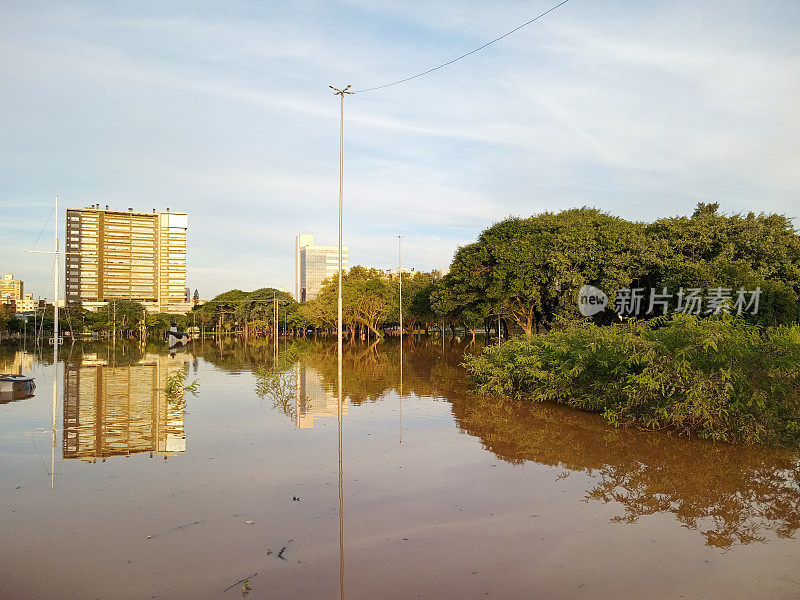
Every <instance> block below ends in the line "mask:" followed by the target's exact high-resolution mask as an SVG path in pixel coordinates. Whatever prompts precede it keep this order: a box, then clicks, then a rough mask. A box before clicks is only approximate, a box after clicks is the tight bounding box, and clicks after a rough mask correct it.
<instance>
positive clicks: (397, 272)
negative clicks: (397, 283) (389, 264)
mask: <svg viewBox="0 0 800 600" xmlns="http://www.w3.org/2000/svg"><path fill="white" fill-rule="evenodd" d="M400 271H401V269H400V268H399V267H398V268H397V269H389V270H388V271H384V272H385V273H386V275H387V277H389V279H394V278H395V277H397V276H398V275H400ZM402 271H403V273H405V274H406V275H412V276H413V275H414V273H415V271H414V269H409V268H408V267H403V268H402Z"/></svg>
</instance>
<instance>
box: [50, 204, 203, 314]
mask: <svg viewBox="0 0 800 600" xmlns="http://www.w3.org/2000/svg"><path fill="white" fill-rule="evenodd" d="M187 226H188V215H187V214H186V213H176V212H170V210H169V209H167V210H166V211H163V212H156V211H155V209H153V212H152V213H146V212H134V210H133V209H132V208H129V209H128V210H127V211H117V210H109V209H108V206H106V208H105V210H103V209H101V208H100V205H99V204H95V205H92V206H90V207H87V208H80V209H79V208H70V209H67V240H66V251H67V254H66V260H65V263H66V277H65V280H66V283H65V285H66V299H67V302H80V303H81V304H82V305H83V306H84V307H85V308H88V309H89V310H97V309H99V308H100V307H101V306H104V305H105V303H106V302H108V301H109V300H135V301H137V302H141V303H142V304H143V305H144V306H145V308H146V309H147V310H148V311H149V312H171V313H182V312H186V311H188V310H190V309H191V305H190V304H189V303H187V302H186V299H185V297H184V290H185V288H186V228H187Z"/></svg>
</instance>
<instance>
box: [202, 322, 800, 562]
mask: <svg viewBox="0 0 800 600" xmlns="http://www.w3.org/2000/svg"><path fill="white" fill-rule="evenodd" d="M415 341H416V340H415ZM409 342H410V340H409ZM246 346H247V345H243V344H236V345H234V347H232V348H231V349H230V350H229V351H230V353H231V354H232V355H229V356H225V357H223V356H220V354H222V355H224V354H225V352H222V353H220V351H219V349H216V350H215V352H216V354H215V352H211V351H209V358H208V360H210V362H214V363H215V364H218V366H222V365H223V364H224V365H226V366H227V368H230V370H242V369H244V368H250V369H251V370H253V372H255V373H256V376H257V377H258V383H257V389H256V391H257V393H259V395H262V394H263V396H262V397H267V396H269V397H270V398H272V399H273V402H274V403H275V404H274V405H275V406H276V407H277V408H279V409H280V410H283V411H284V412H285V413H286V414H287V415H289V416H294V415H293V411H294V401H293V399H294V394H295V388H294V386H295V384H296V382H295V379H294V377H295V375H294V373H295V371H294V369H293V368H291V363H290V362H289V359H290V358H291V359H294V360H299V361H300V362H301V364H303V365H306V366H308V367H311V368H313V369H314V370H316V371H317V372H318V373H319V374H320V375H321V378H322V382H323V385H324V387H326V388H327V389H328V390H329V391H330V390H333V389H335V385H336V370H337V357H336V344H335V342H334V343H330V342H312V341H301V342H299V343H296V344H294V350H293V352H294V354H289V353H286V355H285V357H284V356H283V354H282V356H281V357H280V358H279V364H278V367H280V368H278V369H277V370H276V369H275V368H274V367H275V365H274V360H273V357H272V354H271V346H269V345H268V347H267V349H266V350H259V349H258V348H249V349H248V348H247V347H246ZM467 348H468V347H467V346H465V345H464V344H459V343H448V346H447V352H445V353H444V354H443V352H442V348H441V342H440V341H438V342H437V340H435V339H434V340H429V339H427V338H423V339H422V341H421V342H420V341H416V343H407V345H405V346H404V357H403V361H404V371H403V392H404V393H405V394H414V395H417V396H426V397H435V398H444V399H446V400H448V401H450V402H451V403H452V409H453V414H454V416H455V419H456V422H457V423H458V425H459V427H460V428H461V429H462V430H463V431H464V432H466V433H468V434H470V435H472V436H474V437H477V438H478V439H480V440H481V442H482V444H483V446H484V448H486V449H487V450H489V451H490V452H492V453H494V454H495V455H496V456H497V457H498V458H500V459H502V460H505V461H508V462H510V463H513V464H522V463H525V462H526V461H534V462H537V463H540V464H544V465H552V466H556V467H561V468H563V469H566V470H567V473H569V472H570V471H579V472H584V473H588V474H589V475H591V476H592V477H594V478H595V481H596V485H595V486H594V487H593V488H592V489H591V490H589V491H588V492H587V497H588V498H590V499H594V500H601V501H603V502H615V503H619V504H620V505H621V506H622V508H623V514H621V515H620V516H618V517H616V518H615V521H618V522H622V523H633V522H636V521H637V519H639V517H642V516H645V515H650V514H655V513H671V514H673V515H674V516H675V518H676V519H678V521H679V522H680V523H681V524H682V525H683V526H685V527H687V528H690V529H694V530H697V531H700V532H701V533H702V535H703V536H704V537H705V538H706V543H707V544H708V545H711V546H716V547H721V548H727V547H730V546H732V545H734V544H748V543H751V542H755V541H764V540H767V539H768V537H769V534H770V533H772V534H774V535H776V536H777V537H790V536H792V535H794V533H795V532H796V531H797V530H798V528H800V460H798V456H797V454H793V453H790V452H785V451H778V450H772V449H769V448H761V447H752V446H729V445H724V444H713V443H711V442H707V441H704V440H695V439H686V438H680V437H677V436H673V435H668V434H665V433H660V432H643V431H638V430H627V429H615V428H613V427H610V426H609V425H608V424H607V423H605V422H604V421H603V420H602V418H600V417H599V416H598V415H593V414H588V413H582V412H579V411H575V410H572V409H569V408H567V407H563V406H555V405H548V404H531V403H530V402H526V401H522V400H513V399H508V398H484V397H480V396H476V395H473V394H470V393H469V392H468V389H469V388H470V384H469V381H468V378H467V376H466V373H465V372H464V370H463V369H462V368H461V367H460V366H459V365H460V363H461V361H462V360H463V359H462V356H463V352H464V350H465V349H467ZM203 357H204V358H206V356H205V355H203ZM342 358H343V368H344V370H343V382H342V383H343V390H344V393H345V394H346V395H347V396H348V397H349V398H350V401H351V402H352V403H353V404H356V405H358V404H360V403H363V402H370V401H376V400H379V399H381V398H383V397H384V396H385V395H386V394H387V393H388V392H391V391H392V390H399V386H400V364H399V363H400V347H399V344H398V343H397V341H396V340H386V341H385V342H382V343H379V344H372V345H368V344H359V343H354V344H346V345H345V347H344V355H343V357H342ZM222 368H226V367H225V366H223V367H222ZM262 383H263V387H261V386H262Z"/></svg>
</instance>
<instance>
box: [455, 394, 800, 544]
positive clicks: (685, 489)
mask: <svg viewBox="0 0 800 600" xmlns="http://www.w3.org/2000/svg"><path fill="white" fill-rule="evenodd" d="M453 413H454V414H455V416H456V419H457V421H458V423H459V426H460V427H461V428H462V429H463V430H464V431H466V432H467V433H469V434H470V435H474V436H476V437H478V438H480V439H481V441H482V442H483V445H484V447H485V448H486V449H488V450H490V451H492V452H493V453H495V454H496V455H497V456H498V457H499V458H501V459H503V460H506V461H509V462H512V463H522V462H524V461H529V460H530V461H535V462H538V463H540V464H547V465H553V466H562V467H566V468H568V469H570V470H574V471H583V472H586V473H589V474H590V475H592V476H593V477H595V478H596V479H597V481H598V483H597V485H596V486H595V487H594V488H592V489H591V490H589V491H588V497H589V498H591V499H595V500H602V501H604V502H612V501H613V502H618V503H619V504H621V505H622V507H623V509H624V514H623V515H621V516H618V517H616V518H615V519H614V520H615V521H617V522H624V523H634V522H636V520H637V519H638V518H639V517H641V516H645V515H650V514H655V513H659V512H669V513H672V514H673V515H674V516H675V517H676V518H677V519H678V520H679V521H680V522H681V524H682V525H683V526H685V527H688V528H691V529H696V530H698V531H700V532H701V533H702V534H703V535H704V536H705V538H706V543H707V544H708V545H710V546H717V547H721V548H727V547H730V546H731V545H733V544H737V543H738V544H748V543H751V542H754V541H765V540H766V539H767V534H768V532H773V533H774V534H775V535H777V536H778V537H790V536H792V535H793V534H794V532H795V531H796V530H797V529H798V528H800V487H799V486H798V484H799V483H800V461H798V457H797V455H796V454H793V453H787V452H784V451H777V450H771V449H767V448H756V447H750V446H728V445H721V444H717V445H714V444H713V443H710V442H706V441H704V440H694V439H685V438H678V437H675V436H670V435H666V434H661V433H652V432H641V431H631V430H625V429H612V428H610V427H609V426H608V425H607V424H606V423H604V422H603V421H602V419H600V418H599V417H597V415H591V414H587V413H581V412H576V411H574V410H570V409H568V408H566V407H561V406H551V405H546V404H533V405H532V404H530V403H526V402H525V401H518V400H511V399H502V398H501V399H497V398H478V397H471V398H465V397H462V398H457V399H454V401H453Z"/></svg>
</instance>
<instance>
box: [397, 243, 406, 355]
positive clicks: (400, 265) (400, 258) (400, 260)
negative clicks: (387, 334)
mask: <svg viewBox="0 0 800 600" xmlns="http://www.w3.org/2000/svg"><path fill="white" fill-rule="evenodd" d="M404 237H405V236H402V235H398V236H397V270H398V271H399V274H398V277H400V356H402V355H403V245H402V241H403V238H404Z"/></svg>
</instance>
